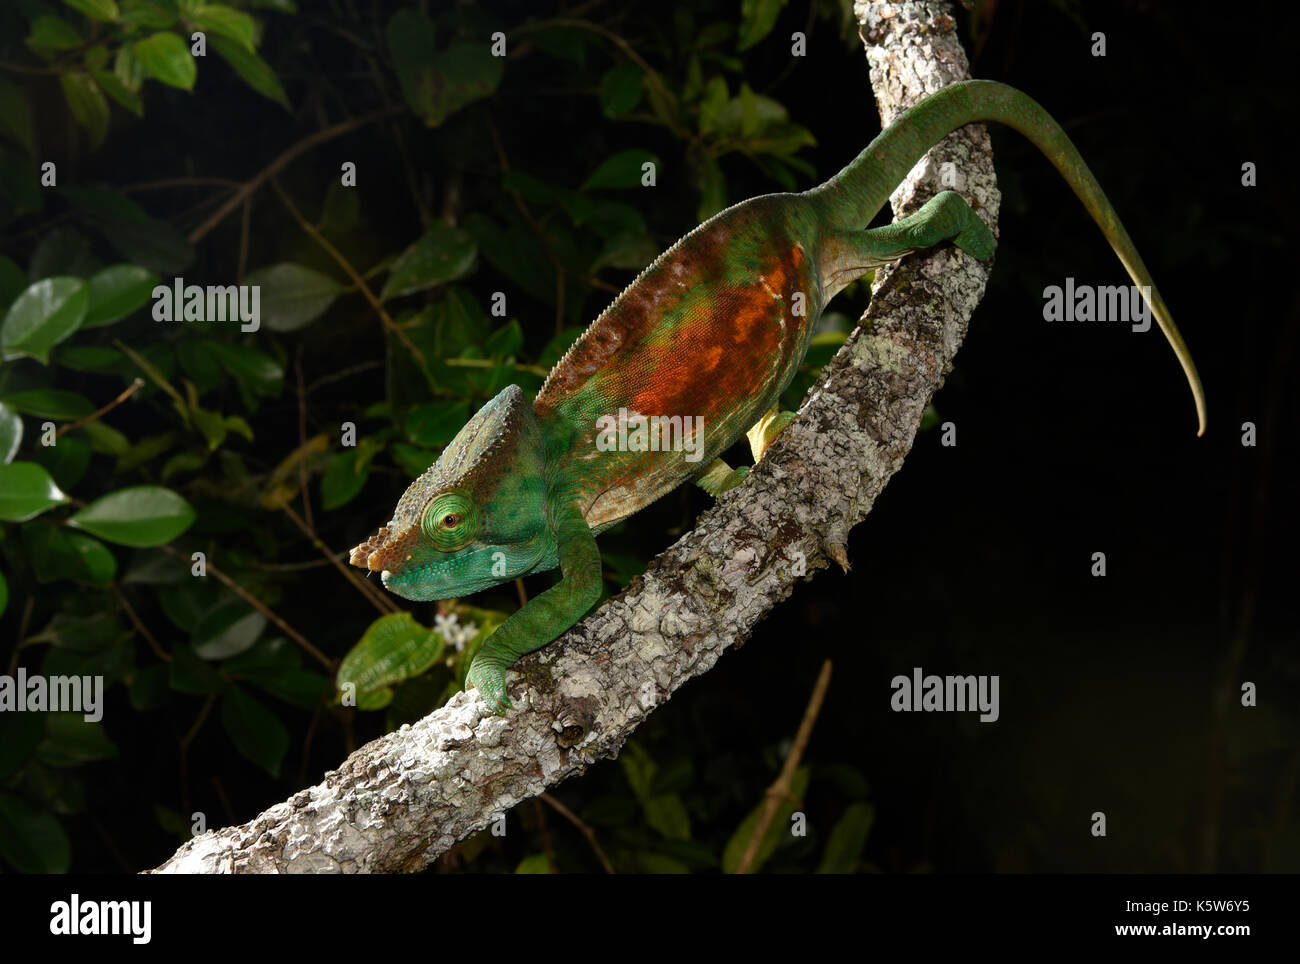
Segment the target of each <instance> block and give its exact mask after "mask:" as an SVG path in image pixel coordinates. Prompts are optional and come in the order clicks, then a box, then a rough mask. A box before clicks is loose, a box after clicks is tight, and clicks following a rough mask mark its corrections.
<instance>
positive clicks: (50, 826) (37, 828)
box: [0, 792, 72, 874]
mask: <svg viewBox="0 0 1300 964" xmlns="http://www.w3.org/2000/svg"><path fill="white" fill-rule="evenodd" d="M0 856H3V857H4V859H5V860H6V861H7V862H8V863H9V864H10V865H11V866H12V867H13V868H14V869H15V870H17V871H18V872H19V873H23V874H64V873H67V871H68V864H69V863H71V861H72V845H71V843H69V841H68V835H67V834H66V833H64V832H63V825H62V824H60V823H59V821H58V820H57V819H56V818H54V817H52V816H51V815H50V814H48V813H46V812H45V811H44V810H40V809H38V808H36V807H34V806H32V805H31V804H30V803H28V802H27V801H25V800H23V799H22V798H21V797H18V796H15V795H14V794H12V793H8V792H0Z"/></svg>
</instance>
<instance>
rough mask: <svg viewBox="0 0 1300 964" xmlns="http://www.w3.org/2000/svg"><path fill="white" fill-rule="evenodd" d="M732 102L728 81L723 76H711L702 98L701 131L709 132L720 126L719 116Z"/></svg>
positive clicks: (703, 132)
mask: <svg viewBox="0 0 1300 964" xmlns="http://www.w3.org/2000/svg"><path fill="white" fill-rule="evenodd" d="M730 102H731V94H730V93H729V92H728V91H727V81H726V79H725V78H723V77H721V76H715V77H710V78H709V82H708V83H707V84H705V85H704V97H703V98H701V100H700V118H699V123H700V133H701V134H707V133H708V132H709V131H711V130H713V129H715V128H716V127H717V126H718V117H719V115H721V113H722V111H723V110H724V109H725V108H726V106H727V104H729V103H730Z"/></svg>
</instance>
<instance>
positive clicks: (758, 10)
mask: <svg viewBox="0 0 1300 964" xmlns="http://www.w3.org/2000/svg"><path fill="white" fill-rule="evenodd" d="M784 6H785V0H741V3H740V40H739V44H738V45H737V48H736V49H737V50H748V49H749V48H750V47H752V46H754V44H756V43H758V42H759V41H760V40H762V39H763V38H764V37H766V36H767V35H768V34H769V33H771V32H772V28H773V27H775V26H776V17H777V14H779V13H780V12H781V8H782V7H784Z"/></svg>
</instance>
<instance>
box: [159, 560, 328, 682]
mask: <svg viewBox="0 0 1300 964" xmlns="http://www.w3.org/2000/svg"><path fill="white" fill-rule="evenodd" d="M159 548H160V549H162V550H163V552H166V553H167V554H168V555H170V556H174V557H175V558H177V559H180V560H182V561H183V562H189V561H190V557H189V556H187V555H184V554H183V553H181V552H179V551H177V550H176V549H173V548H172V547H171V546H159ZM205 565H206V566H207V571H208V572H210V573H212V575H214V576H216V577H217V580H218V581H219V582H220V583H221V584H222V585H223V586H225V587H226V588H227V589H229V590H230V591H231V592H233V593H234V594H235V595H236V596H238V597H239V598H240V599H242V600H244V602H246V603H248V604H249V605H250V606H252V607H253V608H254V609H256V610H257V611H258V612H260V613H261V614H262V615H263V616H265V617H266V618H267V619H269V620H271V622H273V623H275V624H276V625H277V626H279V627H280V629H282V630H283V631H284V633H285V635H287V636H288V637H289V638H290V639H292V640H293V641H294V642H295V643H297V644H298V645H299V646H300V647H301V648H302V650H303V652H305V653H308V654H310V655H311V657H312V658H313V659H315V660H316V662H318V663H320V664H321V665H322V666H324V667H325V668H326V669H327V670H329V671H330V672H331V673H332V672H333V671H334V660H332V659H330V658H329V657H328V656H326V655H325V654H324V653H322V652H321V651H320V650H319V649H317V648H316V647H315V646H313V645H312V644H311V642H310V640H308V639H307V637H306V636H304V635H303V634H302V633H300V632H298V630H296V629H294V628H293V627H292V626H290V625H289V624H288V623H287V622H285V621H284V620H283V619H282V618H281V617H280V615H279V614H278V613H276V612H275V611H274V610H272V609H271V608H270V607H269V606H267V605H266V603H264V602H262V601H261V600H260V599H258V598H256V597H255V596H253V595H252V594H251V593H249V592H248V590H246V589H245V588H244V587H243V586H241V585H239V583H237V582H235V580H233V579H231V578H230V577H229V576H227V575H226V574H225V573H224V572H222V571H221V570H220V569H218V568H217V566H216V564H215V563H213V562H211V561H208V562H206V563H205Z"/></svg>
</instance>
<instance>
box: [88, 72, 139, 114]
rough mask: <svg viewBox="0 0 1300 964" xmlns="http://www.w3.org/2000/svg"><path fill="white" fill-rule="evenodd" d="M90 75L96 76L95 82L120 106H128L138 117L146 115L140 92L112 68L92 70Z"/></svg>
mask: <svg viewBox="0 0 1300 964" xmlns="http://www.w3.org/2000/svg"><path fill="white" fill-rule="evenodd" d="M90 75H91V76H92V77H94V78H95V83H97V84H99V86H100V88H101V89H102V90H103V91H104V93H106V94H108V96H109V97H111V98H113V100H115V101H117V103H118V105H119V106H121V107H124V108H126V109H127V110H129V111H130V112H131V113H132V114H134V115H135V116H136V117H143V116H144V101H143V100H142V99H141V97H140V95H139V94H138V93H136V92H135V91H134V90H132V89H131V88H130V87H128V86H126V84H124V83H122V78H120V77H119V76H118V75H117V74H116V73H114V72H113V71H111V70H92V71H91V72H90Z"/></svg>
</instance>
